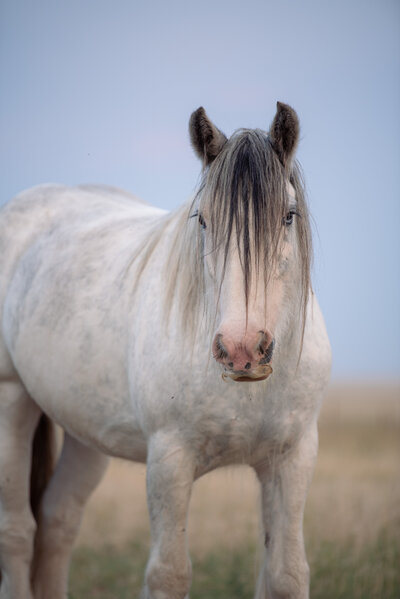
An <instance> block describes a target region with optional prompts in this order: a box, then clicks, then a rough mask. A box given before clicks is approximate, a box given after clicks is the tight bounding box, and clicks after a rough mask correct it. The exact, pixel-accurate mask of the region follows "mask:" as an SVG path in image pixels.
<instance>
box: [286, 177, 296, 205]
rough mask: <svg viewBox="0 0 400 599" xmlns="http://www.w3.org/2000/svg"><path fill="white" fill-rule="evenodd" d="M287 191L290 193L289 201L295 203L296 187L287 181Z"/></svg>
mask: <svg viewBox="0 0 400 599" xmlns="http://www.w3.org/2000/svg"><path fill="white" fill-rule="evenodd" d="M286 191H287V193H288V196H289V199H290V200H293V201H294V202H295V201H296V192H295V190H294V187H293V185H292V184H291V182H290V181H286Z"/></svg>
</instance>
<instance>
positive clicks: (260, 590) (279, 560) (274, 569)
mask: <svg viewBox="0 0 400 599" xmlns="http://www.w3.org/2000/svg"><path fill="white" fill-rule="evenodd" d="M317 447H318V433H317V428H316V425H313V426H312V428H311V430H309V431H308V432H307V433H306V434H305V435H304V436H303V438H302V439H301V441H300V442H299V444H298V445H297V446H296V448H294V449H293V450H291V451H290V452H289V453H288V454H287V455H286V456H283V457H278V458H275V460H273V461H272V462H271V461H270V462H269V463H268V464H267V463H263V464H260V465H258V466H257V467H256V468H255V470H256V472H257V475H258V478H259V480H260V483H261V489H262V517H263V526H264V545H265V561H264V565H263V568H262V571H261V573H260V578H259V581H258V587H257V592H256V599H308V597H309V567H308V564H307V559H306V554H305V550H304V539H303V514H304V506H305V500H306V495H307V491H308V487H309V484H310V481H311V477H312V472H313V469H314V463H315V458H316V454H317Z"/></svg>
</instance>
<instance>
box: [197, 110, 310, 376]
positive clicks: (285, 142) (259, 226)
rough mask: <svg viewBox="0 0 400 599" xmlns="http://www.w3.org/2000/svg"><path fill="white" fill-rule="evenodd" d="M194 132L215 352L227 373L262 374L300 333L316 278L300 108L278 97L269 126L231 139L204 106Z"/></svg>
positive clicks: (199, 214)
mask: <svg viewBox="0 0 400 599" xmlns="http://www.w3.org/2000/svg"><path fill="white" fill-rule="evenodd" d="M190 136H191V141H192V144H193V147H194V149H195V151H196V153H197V154H198V156H199V157H200V158H201V160H202V161H203V166H204V170H203V178H202V182H201V185H200V189H199V192H198V194H197V196H196V199H195V201H194V204H193V207H192V212H191V216H194V217H195V218H196V219H197V221H198V229H199V245H200V256H201V259H202V264H203V272H202V276H203V278H204V289H205V292H206V295H207V301H208V304H209V305H210V304H211V309H212V312H213V313H214V327H213V342H212V353H213V356H214V358H215V360H216V361H217V362H219V363H220V364H221V366H222V367H223V375H224V376H229V377H231V378H233V379H234V380H237V381H248V380H262V379H265V378H267V376H269V374H270V373H271V372H272V367H271V363H272V364H273V359H274V350H275V351H276V350H277V348H278V347H279V346H280V344H283V343H284V342H285V340H287V339H288V338H289V335H290V334H293V332H294V331H293V329H294V328H296V330H300V335H299V336H298V338H300V339H301V331H302V330H303V329H302V323H304V315H305V307H306V302H307V298H308V291H309V284H310V279H309V277H310V254H311V244H310V233H309V221H308V213H307V207H306V203H305V200H304V193H303V187H302V182H301V176H300V174H299V169H298V166H297V164H296V162H295V161H294V152H295V149H296V145H297V141H298V137H299V123H298V119H297V115H296V113H295V111H294V110H293V109H292V108H290V107H289V106H287V105H285V104H281V103H279V102H278V105H277V113H276V115H275V118H274V120H273V123H272V125H271V127H270V131H269V133H266V132H264V131H262V130H259V129H255V130H247V129H242V130H239V131H237V132H236V133H235V134H234V135H232V137H231V138H230V139H227V138H226V136H225V135H224V134H223V133H222V132H221V131H220V130H219V129H217V128H216V127H215V125H213V123H212V122H211V121H210V120H209V119H208V117H207V115H206V113H205V111H204V109H203V108H199V109H198V110H196V111H195V112H194V113H193V114H192V116H191V119H190Z"/></svg>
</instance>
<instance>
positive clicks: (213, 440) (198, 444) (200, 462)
mask: <svg viewBox="0 0 400 599" xmlns="http://www.w3.org/2000/svg"><path fill="white" fill-rule="evenodd" d="M198 424H199V425H198V426H197V429H196V430H193V431H192V436H193V441H194V442H193V444H192V447H194V449H195V452H196V462H197V474H198V475H201V474H203V473H205V472H207V471H209V470H213V469H214V468H218V467H220V466H224V465H228V464H237V463H248V464H251V463H256V462H258V461H260V460H263V459H266V458H268V456H269V455H276V454H277V453H281V452H284V451H286V450H287V449H288V448H289V447H290V446H291V445H292V444H293V443H294V442H295V440H296V439H297V438H298V436H299V433H300V430H301V418H299V417H298V415H297V414H296V413H295V412H290V411H288V410H280V411H278V412H274V411H273V410H268V409H266V408H265V406H262V405H254V407H252V408H250V409H249V407H247V408H246V409H240V408H238V409H237V410H231V413H230V414H229V415H228V416H227V415H226V414H221V413H219V414H216V413H214V414H213V415H212V417H209V418H207V419H204V421H203V422H201V423H198Z"/></svg>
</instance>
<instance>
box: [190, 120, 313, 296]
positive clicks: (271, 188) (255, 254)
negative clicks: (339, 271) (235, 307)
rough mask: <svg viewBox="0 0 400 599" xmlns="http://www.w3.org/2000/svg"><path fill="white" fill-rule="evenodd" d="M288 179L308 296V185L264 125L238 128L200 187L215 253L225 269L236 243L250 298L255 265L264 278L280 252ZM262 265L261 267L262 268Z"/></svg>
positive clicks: (304, 283) (304, 288)
mask: <svg viewBox="0 0 400 599" xmlns="http://www.w3.org/2000/svg"><path fill="white" fill-rule="evenodd" d="M288 178H289V179H290V181H291V182H292V184H293V186H294V188H295V192H296V200H297V206H298V209H299V212H300V214H301V218H300V219H299V220H298V223H297V230H298V241H299V250H300V258H301V268H302V287H303V289H302V292H303V293H302V295H303V298H304V301H305V300H306V298H307V295H308V287H309V284H310V257H311V254H310V252H311V246H310V235H309V219H308V213H307V207H306V204H305V199H304V188H303V184H302V178H301V174H300V171H299V167H298V165H297V164H296V163H293V164H292V166H291V172H290V173H288V172H287V171H286V170H285V168H284V167H283V166H282V163H281V161H280V159H279V157H278V156H277V154H276V153H275V151H274V149H273V146H272V144H271V142H270V139H269V137H268V135H267V134H266V133H265V132H264V131H261V130H258V129H256V130H239V131H238V132H236V133H235V134H234V135H233V136H232V137H231V139H230V140H229V142H228V143H227V144H226V145H225V147H224V149H223V151H222V152H221V154H220V155H219V156H218V157H217V158H216V160H215V161H214V162H213V164H212V165H211V166H210V168H209V169H208V171H207V172H206V173H205V174H204V178H203V181H202V184H201V186H200V190H199V196H200V198H199V199H200V207H201V206H204V209H205V210H206V211H207V215H208V219H209V221H210V229H211V234H212V247H213V248H214V250H215V251H214V252H213V253H212V256H213V258H214V260H215V261H218V260H220V259H222V261H223V269H222V272H223V274H224V271H225V266H226V263H227V259H228V253H229V248H230V244H231V243H232V241H234V242H236V245H237V247H238V251H239V258H240V261H241V265H242V269H243V275H244V276H243V283H244V292H245V297H246V300H247V299H248V297H249V287H250V281H251V273H252V268H251V266H252V264H255V265H256V266H257V269H256V272H257V273H259V272H260V273H261V274H262V275H263V276H264V282H265V283H266V282H267V280H268V277H269V276H270V274H271V264H273V263H274V260H275V258H276V256H277V253H278V250H279V242H280V239H281V231H282V222H283V219H284V218H285V215H286V214H287V211H288V208H289V205H288V193H287V182H288ZM258 267H259V268H258Z"/></svg>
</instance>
